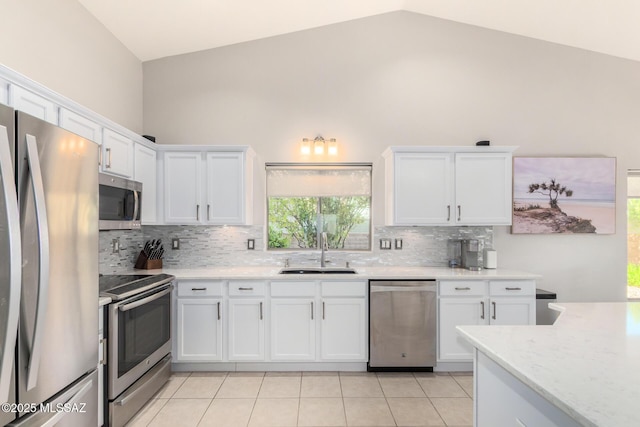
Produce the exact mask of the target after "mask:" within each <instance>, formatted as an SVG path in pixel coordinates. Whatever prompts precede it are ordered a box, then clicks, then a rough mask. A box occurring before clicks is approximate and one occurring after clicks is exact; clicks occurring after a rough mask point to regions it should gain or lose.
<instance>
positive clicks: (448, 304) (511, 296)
mask: <svg viewBox="0 0 640 427" xmlns="http://www.w3.org/2000/svg"><path fill="white" fill-rule="evenodd" d="M535 304H536V285H535V281H533V280H491V281H485V280H477V281H470V280H467V281H448V280H447V281H441V282H440V284H439V302H438V305H439V319H440V320H439V324H438V361H439V362H447V361H452V362H470V361H471V360H473V347H472V346H471V345H470V344H469V343H468V342H467V341H466V340H464V339H463V338H461V337H460V336H459V335H458V333H457V332H456V326H461V325H535V323H536V305H535Z"/></svg>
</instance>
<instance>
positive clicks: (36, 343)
mask: <svg viewBox="0 0 640 427" xmlns="http://www.w3.org/2000/svg"><path fill="white" fill-rule="evenodd" d="M26 146H27V161H28V162H29V171H30V175H31V184H32V189H33V196H34V197H33V198H34V204H35V214H36V215H35V216H36V223H37V228H38V243H39V245H38V246H39V251H40V253H39V255H40V256H39V258H40V261H39V265H38V271H39V275H38V298H37V302H36V318H35V325H34V328H33V338H32V344H31V355H30V357H29V366H28V368H27V369H28V370H27V390H31V389H33V388H34V387H35V386H36V383H37V381H38V370H39V368H40V357H41V356H42V340H43V338H44V326H45V325H44V322H45V317H46V314H47V303H46V302H47V301H48V297H49V225H48V220H47V208H46V205H45V198H44V184H43V183H42V170H41V168H40V158H39V156H38V144H37V142H36V137H35V136H33V135H29V134H27V135H26Z"/></svg>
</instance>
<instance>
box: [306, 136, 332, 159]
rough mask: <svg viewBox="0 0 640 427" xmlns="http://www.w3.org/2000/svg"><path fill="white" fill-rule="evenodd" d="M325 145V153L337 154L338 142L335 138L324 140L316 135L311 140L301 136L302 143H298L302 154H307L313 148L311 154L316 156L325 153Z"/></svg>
mask: <svg viewBox="0 0 640 427" xmlns="http://www.w3.org/2000/svg"><path fill="white" fill-rule="evenodd" d="M325 146H326V150H327V153H328V154H329V155H330V156H336V155H337V154H338V142H337V141H336V139H335V138H331V139H329V140H325V139H324V138H323V137H322V136H321V135H318V136H316V137H315V138H314V140H313V141H311V140H310V139H309V138H303V139H302V144H300V154H302V155H303V156H308V155H310V154H311V150H312V149H313V154H314V155H316V156H322V155H324V154H325Z"/></svg>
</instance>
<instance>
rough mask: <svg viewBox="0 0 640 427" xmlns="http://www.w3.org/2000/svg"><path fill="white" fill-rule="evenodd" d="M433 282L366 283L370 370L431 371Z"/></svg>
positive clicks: (435, 339) (433, 311)
mask: <svg viewBox="0 0 640 427" xmlns="http://www.w3.org/2000/svg"><path fill="white" fill-rule="evenodd" d="M436 306H437V298H436V282H435V280H421V281H385V280H370V281H369V365H368V367H369V370H371V371H373V370H432V369H433V366H434V365H435V364H436V341H437V338H436V337H437V334H436V331H437V329H436V322H437V320H436Z"/></svg>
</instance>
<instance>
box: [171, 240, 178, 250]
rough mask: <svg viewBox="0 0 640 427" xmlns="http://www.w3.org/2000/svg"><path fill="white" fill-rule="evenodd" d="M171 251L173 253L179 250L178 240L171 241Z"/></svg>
mask: <svg viewBox="0 0 640 427" xmlns="http://www.w3.org/2000/svg"><path fill="white" fill-rule="evenodd" d="M171 249H172V250H174V251H177V250H178V249H180V239H171Z"/></svg>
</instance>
